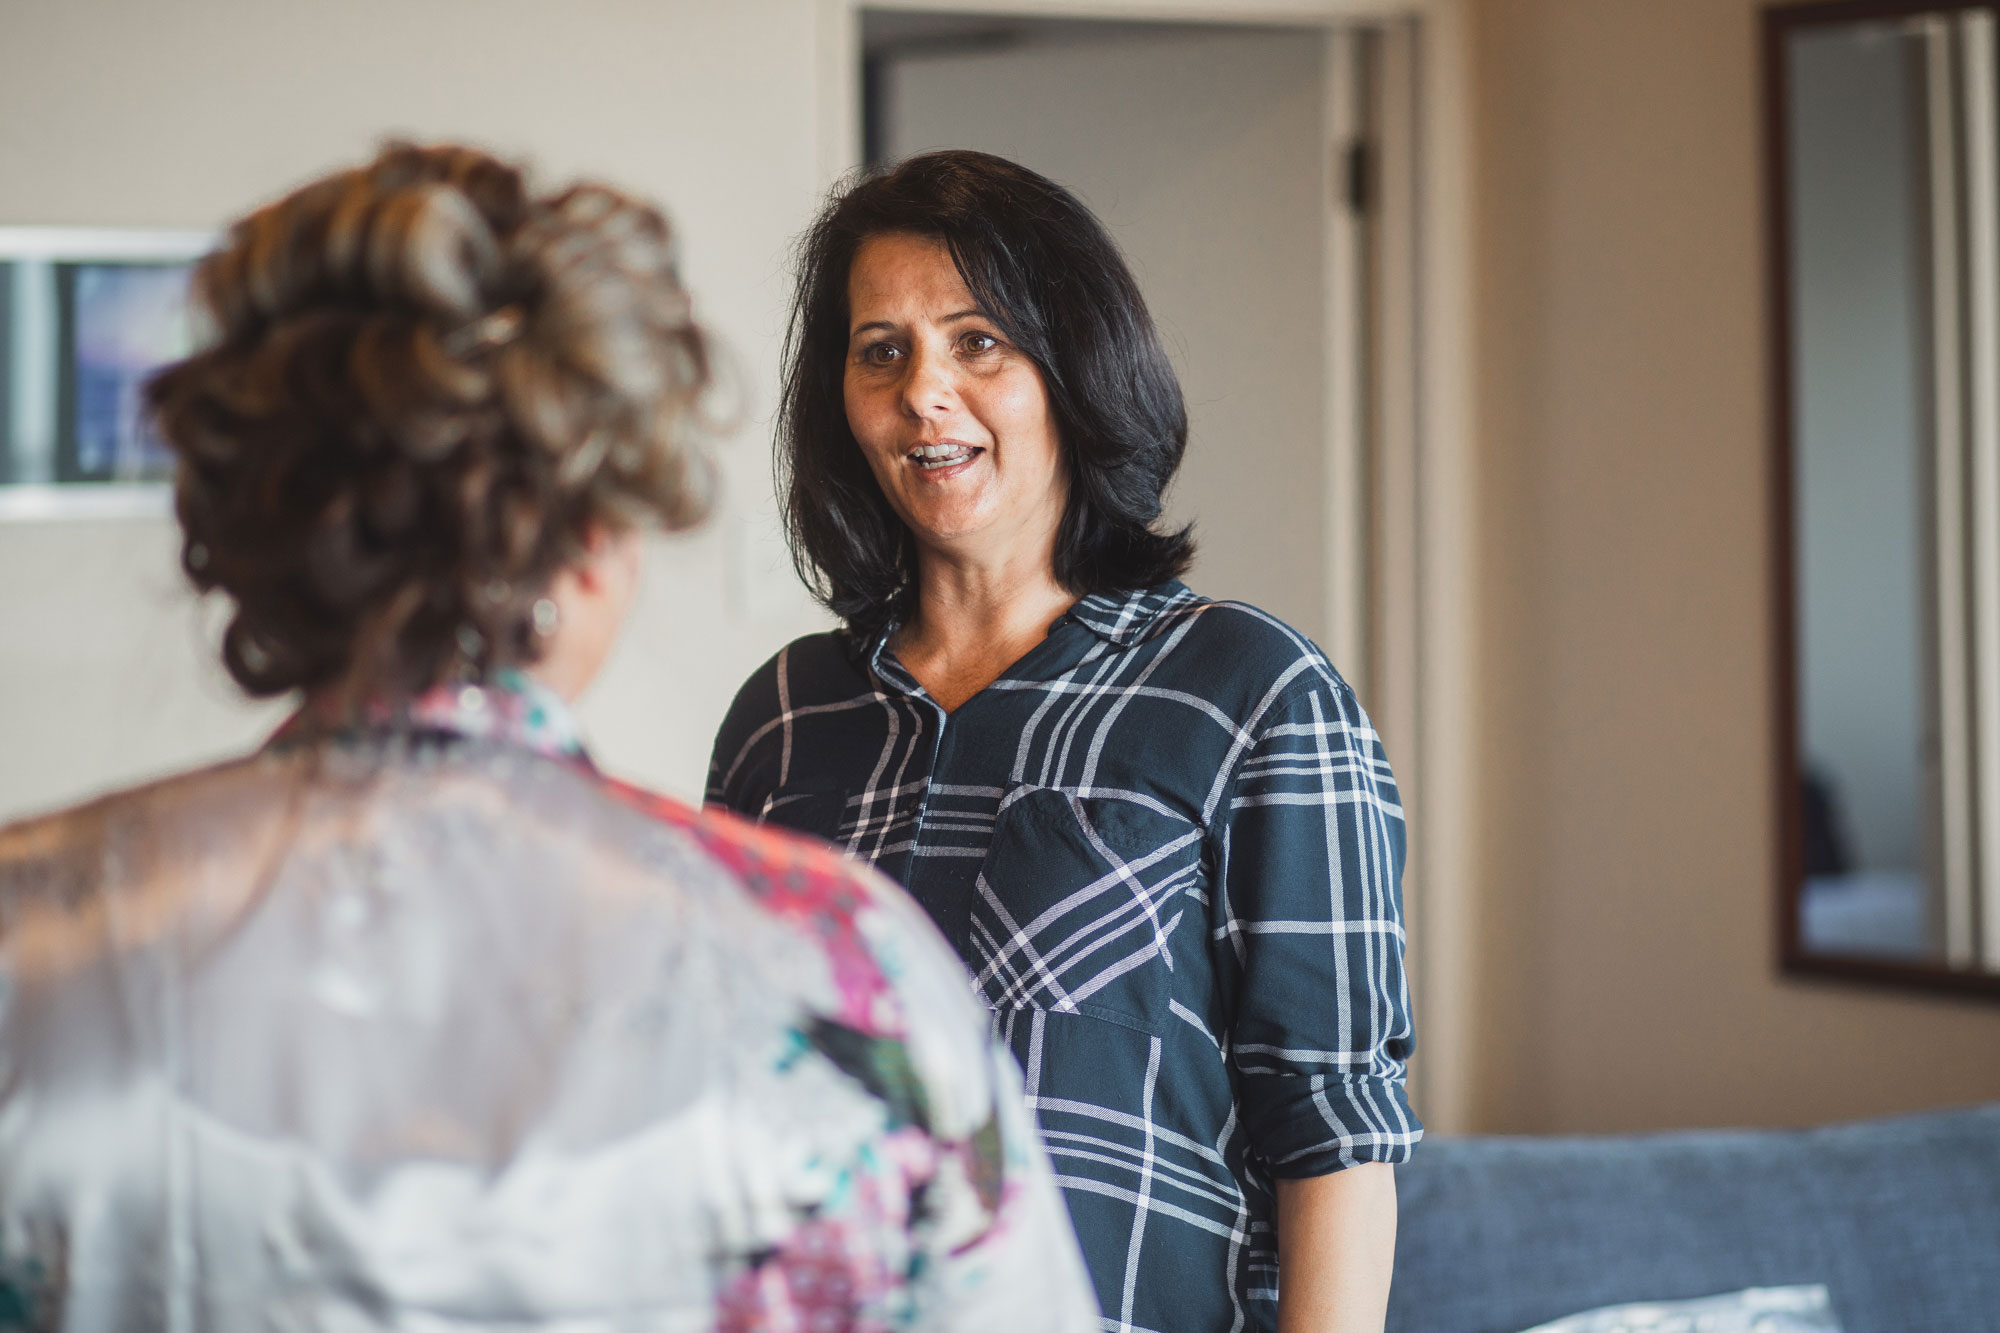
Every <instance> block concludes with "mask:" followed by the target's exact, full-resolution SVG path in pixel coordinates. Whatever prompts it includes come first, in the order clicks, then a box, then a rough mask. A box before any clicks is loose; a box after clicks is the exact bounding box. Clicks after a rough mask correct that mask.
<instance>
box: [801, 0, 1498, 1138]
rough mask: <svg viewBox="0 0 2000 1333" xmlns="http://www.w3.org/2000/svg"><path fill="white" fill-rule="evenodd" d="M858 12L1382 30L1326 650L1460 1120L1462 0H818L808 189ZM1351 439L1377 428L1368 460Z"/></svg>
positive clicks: (1427, 1074)
mask: <svg viewBox="0 0 2000 1333" xmlns="http://www.w3.org/2000/svg"><path fill="white" fill-rule="evenodd" d="M863 9H914V10H931V11H952V10H961V11H965V12H968V13H978V14H982V15H987V16H993V15H995V14H1004V15H1007V16H1018V17H1034V18H1073V19H1111V20H1121V21H1126V22H1140V23H1143V22H1173V23H1227V24H1232V25H1238V26H1255V25H1260V24H1268V25H1273V26H1285V27H1307V28H1312V27H1317V28H1320V29H1322V30H1324V32H1325V33H1326V40H1327V52H1328V57H1329V62H1330V64H1329V67H1333V62H1336V61H1338V62H1339V63H1340V64H1343V65H1345V64H1347V63H1348V56H1349V54H1350V48H1351V47H1352V44H1353V41H1354V36H1353V34H1354V33H1355V30H1356V29H1357V28H1362V27H1365V28H1368V29H1370V30H1372V31H1374V32H1376V33H1378V34H1379V38H1378V39H1377V42H1376V46H1377V56H1378V60H1377V63H1376V66H1375V68H1376V70H1377V72H1378V76H1379V77H1380V79H1381V81H1382V82H1381V87H1382V98H1381V101H1380V104H1379V105H1380V107H1381V108H1382V111H1381V114H1382V122H1381V124H1379V125H1378V126H1376V127H1375V132H1374V134H1373V136H1372V137H1373V141H1374V148H1373V150H1372V152H1371V156H1372V159H1373V164H1374V165H1373V169H1372V170H1371V172H1370V175H1371V177H1372V178H1373V181H1372V184H1373V186H1374V188H1373V189H1372V190H1371V195H1372V196H1373V197H1372V198H1371V201H1370V203H1371V211H1372V217H1371V221H1372V224H1373V228H1374V231H1375V233H1376V234H1377V235H1378V236H1379V238H1380V244H1378V245H1377V246H1376V247H1375V251H1376V253H1375V256H1374V259H1375V263H1374V266H1373V269H1374V280H1373V282H1372V284H1371V285H1372V286H1373V288H1374V290H1373V292H1372V300H1373V309H1372V310H1370V311H1367V312H1366V315H1367V318H1366V319H1365V320H1364V319H1362V318H1361V315H1362V312H1361V310H1360V308H1359V306H1358V304H1357V302H1356V301H1355V299H1354V297H1353V296H1352V295H1351V294H1349V293H1344V292H1340V291H1336V290H1335V284H1334V283H1333V282H1332V281H1329V284H1328V287H1329V292H1328V298H1327V324H1326V328H1327V333H1328V338H1329V349H1330V364H1329V366H1328V367H1327V376H1326V382H1327V386H1328V398H1329V401H1328V409H1329V410H1328V412H1327V414H1326V421H1327V428H1326V429H1327V438H1326V441H1325V448H1326V457H1327V463H1328V466H1327V469H1326V476H1327V479H1328V480H1327V494H1326V497H1325V500H1326V510H1325V512H1326V515H1327V518H1328V524H1327V543H1326V561H1327V587H1328V589H1329V595H1328V606H1327V616H1326V624H1327V625H1328V627H1329V638H1330V642H1329V643H1328V645H1327V647H1328V648H1329V650H1330V652H1331V655H1332V656H1333V658H1334V660H1335V661H1336V662H1338V663H1341V664H1342V668H1343V670H1344V671H1348V672H1350V673H1351V674H1353V675H1354V676H1356V677H1358V678H1359V680H1360V682H1361V685H1362V692H1363V693H1364V696H1365V698H1366V700H1367V702H1368V706H1369V709H1370V711H1371V713H1372V714H1373V715H1374V717H1375V719H1376V723H1377V726H1378V728H1379V730H1380V731H1381V733H1382V735H1383V737H1384V740H1385V744H1386V745H1387V746H1388V747H1389V750H1390V755H1391V758H1392V760H1393V761H1394V763H1395V765H1396V771H1397V777H1398V783H1399V786H1400V788H1401V793H1402V799H1403V803H1404V806H1405V808H1406V810H1407V811H1408V813H1409V861H1408V865H1407V867H1406V869H1405V873H1404V916H1405V925H1406V929H1407V930H1408V933H1409V946H1410V949H1409V952H1410V976H1411V987H1412V991H1413V995H1414V1003H1415V1007H1416V1013H1417V1017H1418V1022H1419V1025H1420V1026H1419V1031H1420V1033H1421V1034H1422V1057H1421V1058H1420V1059H1419V1060H1417V1061H1416V1062H1414V1063H1413V1065H1412V1067H1411V1074H1410V1081H1411V1090H1412V1094H1413V1096H1414V1098H1415V1100H1416V1101H1417V1103H1418V1112H1419V1114H1420V1115H1422V1116H1423V1118H1424V1119H1425V1121H1426V1122H1427V1123H1428V1124H1429V1125H1430V1127H1431V1128H1432V1129H1433V1130H1435V1131H1437V1132H1440V1133H1464V1132H1467V1131H1469V1130H1471V1129H1473V1128H1475V1125H1474V1123H1473V1119H1474V1115H1475V1108H1474V1104H1473V1096H1474V1090H1473V1086H1472V1076H1473V1072H1474V1069H1473V1056H1474V1041H1475V1023H1474V1020H1475V1014H1476V999H1477V985H1478V963H1479V960H1478V957H1477V953H1476V941H1477V939H1478V937H1479V931H1478V922H1477V916H1476V913H1477V908H1478V904H1479V900H1480V896H1481V895H1480V894H1479V891H1478V888H1479V886H1478V884H1477V881H1476V878H1475V866H1474V863H1473V854H1472V849H1473V847H1474V846H1475V845H1476V837H1477V833H1478V819H1479V811H1478V810H1477V809H1476V808H1475V804H1474V799H1475V794H1476V787H1475V784H1474V782H1473V776H1472V775H1473V774H1474V773H1475V772H1477V767H1476V766H1477V764H1478V761H1479V758H1480V755H1479V752H1478V749H1477V745H1476V741H1475V732H1474V728H1473V721H1474V717H1473V699H1474V697H1475V684H1476V680H1477V663H1476V662H1475V660H1474V651H1475V648H1476V644H1477V636H1476V633H1475V631H1476V628H1477V627H1476V624H1475V621H1474V615H1475V611H1476V608H1475V606H1474V602H1473V587H1474V578H1473V574H1474V571H1473V569H1472V560H1473V558H1474V551H1475V549H1476V548H1475V534H1474V529H1473V522H1474V517H1475V507H1474V500H1475V496H1476V490H1475V485H1476V481H1475V477H1474V471H1473V468H1474V463H1475V458H1476V454H1475V450H1474V447H1473V446H1474V440H1473V435H1472V426H1473V417H1474V412H1473V393H1474V383H1473V345H1472V331H1473V328H1474V323H1473V314H1474V311H1473V300H1472V256H1471V248H1472V209H1473V190H1472V145H1473V129H1472V88H1471V72H1472V71H1471V63H1472V62H1471V49H1470V46H1471V36H1472V34H1471V24H1472V20H1471V15H1470V13H1469V0H1250V2H1249V3H1229V0H1206V2H1203V0H818V9H817V14H816V18H817V31H816V46H817V60H816V68H817V73H818V88H817V90H816V91H817V96H816V104H817V108H818V112H819V176H820V182H821V185H822V187H823V188H825V187H830V186H831V185H832V184H833V182H835V181H836V180H838V179H839V178H840V177H841V176H843V175H844V174H845V173H846V172H848V171H850V170H852V168H853V167H854V166H855V164H857V163H859V162H860V161H861V157H862V145H861V55H862V52H861V20H860V12H861V10H863ZM1333 92H1334V94H1335V95H1332V96H1329V99H1328V105H1327V108H1326V124H1327V130H1328V143H1329V145H1330V146H1331V145H1334V144H1339V143H1342V142H1344V141H1345V138H1344V136H1345V135H1347V134H1349V133H1351V131H1352V128H1353V126H1352V105H1351V103H1344V99H1342V98H1341V97H1339V96H1338V95H1337V94H1338V89H1334V90H1333ZM1356 225H1357V224H1356V223H1355V222H1354V220H1353V218H1352V217H1351V216H1350V215H1349V214H1348V211H1347V209H1346V208H1345V207H1344V206H1343V205H1342V203H1341V202H1340V201H1338V200H1335V199H1332V198H1329V199H1328V200H1327V226H1326V245H1327V256H1328V261H1329V263H1328V272H1329V274H1331V273H1333V272H1335V271H1337V269H1336V266H1339V267H1347V266H1348V265H1349V264H1350V263H1351V261H1352V259H1353V248H1352V247H1353V246H1354V245H1355V244H1356V243H1357V237H1356V230H1355V229H1356ZM1364 326H1365V327H1368V328H1370V329H1372V330H1373V336H1371V337H1370V338H1368V340H1367V341H1368V343H1369V349H1368V353H1367V355H1366V356H1365V357H1364V356H1361V355H1350V354H1349V353H1352V352H1355V351H1356V350H1357V349H1356V347H1355V341H1356V338H1357V336H1358V329H1359V328H1361V327H1364ZM1357 367H1360V368H1361V369H1359V370H1357ZM1357 375H1360V376H1363V377H1365V380H1366V387H1367V389H1368V394H1367V400H1368V401H1372V402H1374V403H1375V404H1376V405H1377V406H1376V408H1375V410H1374V411H1372V412H1371V413H1370V414H1369V415H1370V417H1371V418H1372V420H1363V419H1362V417H1361V415H1360V414H1359V413H1357V412H1355V411H1353V410H1352V405H1353V404H1354V403H1356V402H1357V401H1362V400H1361V399H1360V398H1358V397H1357V395H1356V394H1354V392H1353V389H1354V388H1355V387H1356V386H1357V378H1356V377H1357ZM1336 395H1338V398H1336ZM1364 432H1366V433H1368V434H1371V435H1372V436H1373V444H1374V450H1373V457H1372V460H1370V459H1369V455H1368V454H1367V452H1366V451H1365V450H1364V445H1365V444H1366V443H1367V441H1366V440H1365V439H1364ZM1364 460H1366V461H1364ZM1370 462H1372V466H1370V465H1369V463H1370ZM1363 515H1365V516H1366V521H1365V522H1364V521H1361V516H1363ZM1359 534H1365V536H1364V535H1359Z"/></svg>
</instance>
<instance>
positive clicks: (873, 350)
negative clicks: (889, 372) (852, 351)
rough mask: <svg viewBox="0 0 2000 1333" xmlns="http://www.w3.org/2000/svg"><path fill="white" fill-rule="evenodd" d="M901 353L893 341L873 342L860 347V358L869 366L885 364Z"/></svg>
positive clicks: (891, 361)
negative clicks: (862, 347)
mask: <svg viewBox="0 0 2000 1333" xmlns="http://www.w3.org/2000/svg"><path fill="white" fill-rule="evenodd" d="M902 354H903V353H902V351H901V349H899V348H898V347H897V346H896V345H895V344H894V343H873V344H870V345H869V346H868V347H866V348H864V349H862V352H861V359H862V360H863V361H866V362H867V363H868V364H869V365H871V366H886V365H890V364H892V363H893V362H894V361H895V360H896V358H897V357H899V356H901V355H902Z"/></svg>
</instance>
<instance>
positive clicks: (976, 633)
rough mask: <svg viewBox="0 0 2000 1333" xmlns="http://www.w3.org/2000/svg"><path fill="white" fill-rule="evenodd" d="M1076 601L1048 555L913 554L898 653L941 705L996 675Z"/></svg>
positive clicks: (951, 704)
mask: <svg viewBox="0 0 2000 1333" xmlns="http://www.w3.org/2000/svg"><path fill="white" fill-rule="evenodd" d="M1075 602H1076V596H1075V594H1073V593H1071V592H1070V591H1069V590H1068V589H1067V588H1064V587H1063V586H1062V584H1060V583H1058V582H1057V581H1056V577H1055V570H1054V568H1053V562H1052V561H1051V560H1048V559H1040V560H1035V561H1020V562H1013V563H1004V562H1003V563H993V564H975V563H971V562H961V561H953V560H949V559H946V558H944V557H940V556H936V555H933V554H932V553H929V552H924V553H921V554H920V555H919V556H918V559H917V605H916V609H915V611H914V613H913V614H912V615H911V617H910V619H909V621H908V622H907V623H905V624H904V626H903V628H902V629H901V630H900V631H898V633H897V635H896V641H895V645H894V646H895V649H896V655H897V657H898V658H900V659H901V661H902V663H903V665H904V666H905V667H907V668H908V669H909V671H910V674H912V675H913V676H915V677H916V678H917V683H918V684H920V685H922V686H923V687H924V690H925V692H927V693H928V694H929V695H930V696H931V697H932V698H933V699H935V700H937V702H938V704H939V706H940V707H942V708H943V709H944V710H945V711H946V712H950V711H952V710H953V709H956V708H957V707H958V706H959V705H960V704H962V703H964V702H965V701H966V700H967V699H970V698H971V697H972V696H973V695H975V694H977V693H979V692H980V691H981V690H983V689H985V688H986V687H987V686H988V685H991V684H992V683H993V682H994V681H995V680H998V679H999V678H1000V676H1001V674H1002V673H1003V672H1005V671H1006V670H1007V668H1008V667H1010V666H1012V665H1014V663H1016V662H1018V661H1019V660H1020V659H1021V658H1022V657H1023V656H1024V655H1026V654H1027V653H1028V652H1029V651H1031V650H1032V649H1033V648H1034V647H1035V645H1037V644H1039V643H1040V642H1041V641H1042V640H1043V639H1045V638H1047V637H1048V632H1049V626H1050V625H1052V624H1054V623H1055V621H1056V620H1057V619H1059V618H1060V617H1061V616H1062V614H1063V612H1065V611H1067V610H1069V608H1070V607H1071V606H1072V605H1073V604H1074V603H1075Z"/></svg>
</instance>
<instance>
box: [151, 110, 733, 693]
mask: <svg viewBox="0 0 2000 1333" xmlns="http://www.w3.org/2000/svg"><path fill="white" fill-rule="evenodd" d="M195 292H196V300H197V303H198V304H199V305H200V306H201V307H203V308H204V311H205V313H206V315H207V317H208V319H209V320H210V321H211V324H212V329H211V331H210V337H209V338H208V340H207V342H206V344H205V346H204V347H203V349H202V350H201V351H199V352H197V353H196V354H195V355H193V356H191V357H189V358H188V359H187V360H185V361H182V362H179V363H177V364H175V365H172V366H169V367H168V368H167V369H165V370H164V371H162V372H161V373H160V374H159V375H158V376H157V377H156V378H155V379H154V381H153V382H152V384H151V386H150V388H149V402H150V406H151V409H152V411H153V412H154V414H155V416H156V419H157V421H158V424H159V428H160V431H161V434H162V435H163V436H164V438H165V439H166V440H167V441H168V443H169V444H170V445H171V446H172V447H173V449H174V450H175V452H176V453H177V455H178V458H179V469H178V481H177V509H178V512H179V515H180V521H181V526H182V529H183V536H184V541H183V547H182V564H183V567H184V568H185V569H186V571H187V574H188V576H189V578H191V579H192V580H193V581H194V583H195V585H196V586H197V587H198V588H200V589H201V590H203V591H209V590H212V589H220V590H222V591H223V592H225V593H227V594H228V595H229V597H230V598H231V599H232V600H233V602H234V603H235V610H234V614H233V616H232V618H231V621H230V623H229V626H228V629H227V631H226V633H225V635H224V639H223V657H224V661H225V663H226V665H227V666H228V668H229V671H230V674H231V675H232V676H234V677H235V679H236V680H237V682H238V683H239V684H240V685H241V686H242V687H243V688H244V689H245V690H246V691H248V692H249V693H250V694H252V695H256V696H268V695H274V694H281V693H284V692H286V691H289V690H293V689H304V690H308V691H310V690H315V689H318V688H321V687H325V686H330V685H340V686H341V687H342V688H344V689H348V690H352V691H354V692H356V693H365V694H368V695H373V696H386V697H390V698H395V697H401V696H407V695H410V694H415V693H418V692H421V691H422V690H425V689H427V688H429V687H431V686H433V685H436V684H439V683H441V682H443V681H445V680H449V679H480V678H483V677H485V676H486V675H487V674H488V673H490V672H492V671H494V670H497V669H499V668H503V667H510V666H525V665H528V664H530V663H531V662H532V661H533V660H534V658H535V655H536V652H537V635H536V633H535V629H534V625H533V618H534V610H533V608H534V605H535V602H536V601H537V599H538V598H539V597H540V596H541V595H542V593H543V592H544V590H545V589H546V588H547V586H548V584H549V582H550V580H551V579H552V577H553V576H554V575H555V573H556V572H557V571H558V570H560V569H561V568H563V566H565V565H566V564H569V563H571V562H573V561H576V560H578V559H579V558H580V557H581V556H582V554H583V551H584V546H585V543H586V541H587V539H588V537H589V536H590V534H591V533H592V532H593V531H595V530H603V529H610V530H614V531H615V530H623V529H626V528H629V527H631V526H634V525H637V524H640V523H645V522H655V523H658V524H660V525H662V526H664V527H666V528H669V529H673V528H682V527H686V526H689V525H691V524H692V523H694V522H697V521H698V520H699V519H700V517H701V515H702V513H703V511H704V509H705V507H706V502H707V492H708V471H707V466H706V460H705V459H703V458H702V457H701V456H700V455H699V453H698V452H697V451H696V450H695V448H694V447H693V444H692V438H693V435H694V427H695V425H696V422H697V419H698V414H699V411H700V406H701V403H702V399H703V396H704V394H705V392H706V391H707V390H708V388H709V387H710V384H711V378H712V368H711V361H712V357H711V351H710V346H709V343H708V340H707V339H706V337H705V336H704V334H703V332H702V330H701V328H700V326H699V325H697V324H696V323H695V321H694V318H693V312H692V305H691V302H690V299H689V297H688V294H687V292H686V290H685V289H684V288H683V287H682V285H681V281H680V276H679V272H678V269H677V264H676V258H675V245H674V236H673V232H672V230H671V228H670V227H669V225H668V223H667V221H666V219H665V218H664V217H663V216H662V215H661V214H660V212H659V211H658V210H656V209H654V208H652V207H650V206H648V205H646V204H644V203H641V202H639V201H636V200H634V199H631V198H629V197H627V196H626V195H624V194H621V193H619V192H618V191H616V190H613V189H610V188H609V187H606V186H603V185H596V184H580V185H576V186H573V187H571V188H568V189H565V190H563V191H561V192H559V193H554V194H545V195H537V194H534V193H532V192H531V191H530V189H529V186H528V184H527V182H526V180H525V179H524V177H523V174H522V172H521V171H520V170H519V169H518V168H516V167H514V166H512V165H509V164H508V163H505V162H502V161H500V160H498V159H495V158H493V157H490V156H488V155H486V154H484V153H482V152H479V151H476V150H474V149H470V148H464V147H456V146H440V147H418V146H413V145H408V144H394V145H391V146H390V147H388V148H387V149H385V150H384V151H383V152H382V153H381V154H380V155H379V156H378V157H377V158H376V159H375V160H374V161H373V162H370V163H369V164H367V165H366V166H363V167H359V168H356V169H354V170H349V171H342V172H338V173H336V174H334V175H331V176H328V177H325V178H324V179H321V180H318V181H315V182H313V183H312V184H310V185H307V186H305V187H304V188H302V189H300V190H298V191H296V192H295V193H293V194H290V195H288V196H286V197H285V198H283V199H280V200H279V201H277V202H276V203H273V204H270V205H268V206H266V207H264V208H261V209H259V210H257V211H256V212H254V213H252V214H250V215H249V216H248V217H246V218H244V219H243V220H241V221H240V222H238V223H236V224H235V226H234V227H232V228H231V229H230V231H229V234H228V237H227V239H226V241H225V243H224V244H223V246H222V248H221V249H220V250H219V251H218V252H217V253H215V254H214V255H212V256H210V257H209V258H208V259H207V260H206V261H204V263H203V264H202V265H201V267H200V269H199V270H198V272H197V275H196V279H195Z"/></svg>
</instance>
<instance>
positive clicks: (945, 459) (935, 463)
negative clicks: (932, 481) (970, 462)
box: [910, 444, 972, 472]
mask: <svg viewBox="0 0 2000 1333" xmlns="http://www.w3.org/2000/svg"><path fill="white" fill-rule="evenodd" d="M910 457H911V458H912V459H913V460H915V462H916V465H917V466H918V467H920V468H922V469H923V470H924V471H926V472H935V471H937V470H938V469H939V468H947V467H956V466H958V465H959V464H960V463H963V462H965V461H966V460H967V459H969V458H971V457H972V450H971V449H970V448H968V447H967V446H965V445H962V444H920V445H918V446H917V447H916V448H915V449H913V450H912V451H911V452H910Z"/></svg>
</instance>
